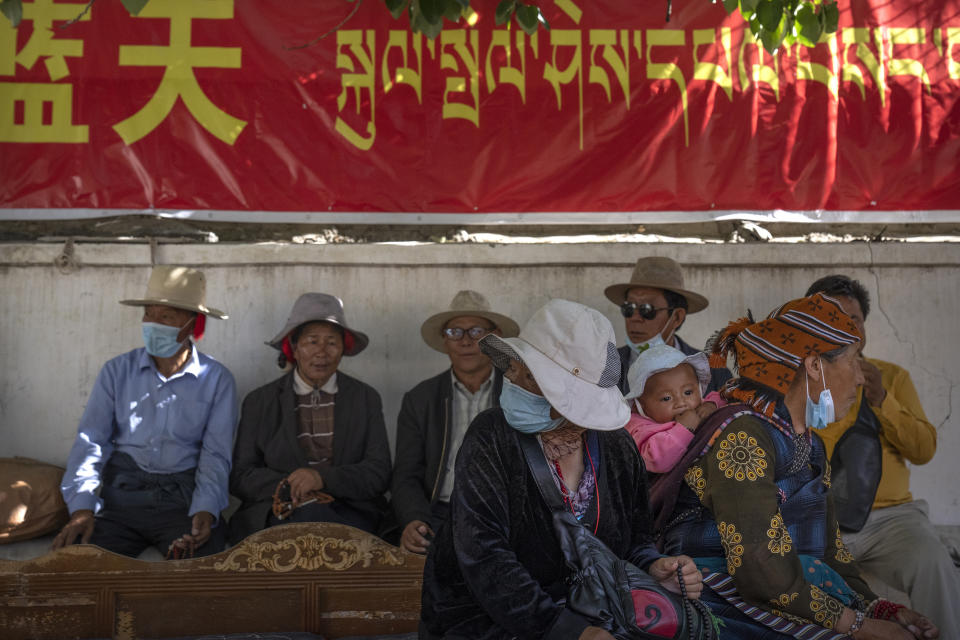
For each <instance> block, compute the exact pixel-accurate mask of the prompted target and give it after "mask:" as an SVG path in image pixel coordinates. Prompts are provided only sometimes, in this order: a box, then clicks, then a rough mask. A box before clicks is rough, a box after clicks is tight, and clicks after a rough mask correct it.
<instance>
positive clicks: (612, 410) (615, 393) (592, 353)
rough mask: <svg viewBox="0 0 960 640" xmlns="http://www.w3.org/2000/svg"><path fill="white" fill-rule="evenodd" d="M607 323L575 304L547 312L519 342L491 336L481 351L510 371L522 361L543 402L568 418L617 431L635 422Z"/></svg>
mask: <svg viewBox="0 0 960 640" xmlns="http://www.w3.org/2000/svg"><path fill="white" fill-rule="evenodd" d="M615 340H616V336H615V335H614V333H613V326H612V325H611V324H610V321H609V320H607V318H606V317H605V316H604V315H603V314H602V313H600V312H599V311H597V310H596V309H591V308H590V307H587V306H584V305H582V304H579V303H576V302H570V301H569V300H551V301H550V302H548V303H547V304H545V305H544V306H543V307H541V308H540V309H539V310H538V311H537V312H536V313H535V314H533V317H532V318H530V321H529V322H528V323H527V324H526V326H524V327H523V330H522V331H521V332H520V335H519V336H517V337H516V338H501V337H499V336H497V335H494V334H492V333H491V334H488V335H486V336H484V337H483V338H481V340H480V349H481V350H482V351H483V352H484V353H485V354H487V355H488V356H490V359H491V360H492V361H493V364H494V366H496V367H497V368H498V369H501V370H504V371H505V370H506V369H508V368H510V362H511V361H512V360H520V361H521V362H523V363H524V364H525V365H527V367H528V368H529V369H530V372H531V373H533V378H534V379H535V380H536V381H537V384H538V385H539V386H540V391H541V392H542V393H543V397H544V398H546V399H547V401H548V402H549V403H550V406H552V407H553V408H554V409H556V410H557V411H558V412H560V415H562V416H563V417H564V418H566V419H567V420H569V421H570V422H572V423H573V424H576V425H578V426H581V427H584V428H586V429H595V430H597V431H613V430H614V429H619V428H621V427H622V426H624V425H625V424H627V421H628V420H629V419H630V409H629V408H627V404H626V403H625V402H624V401H623V396H622V395H621V394H620V389H619V388H617V382H618V381H619V380H620V356H619V354H618V353H617V346H616V342H615Z"/></svg>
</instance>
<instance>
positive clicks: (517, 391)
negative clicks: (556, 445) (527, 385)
mask: <svg viewBox="0 0 960 640" xmlns="http://www.w3.org/2000/svg"><path fill="white" fill-rule="evenodd" d="M500 408H502V409H503V415H504V416H505V417H506V418H507V422H508V423H509V424H510V426H511V427H513V428H514V429H516V430H517V431H519V432H520V433H540V432H541V431H550V430H551V429H556V428H557V427H559V426H560V423H561V422H563V418H556V419H553V418H551V417H550V403H549V402H547V399H546V398H544V397H543V396H538V395H537V394H535V393H530V392H529V391H527V390H526V389H524V388H523V387H520V386H518V385H515V384H513V383H512V382H510V381H509V380H507V379H506V378H504V379H503V390H502V391H501V392H500Z"/></svg>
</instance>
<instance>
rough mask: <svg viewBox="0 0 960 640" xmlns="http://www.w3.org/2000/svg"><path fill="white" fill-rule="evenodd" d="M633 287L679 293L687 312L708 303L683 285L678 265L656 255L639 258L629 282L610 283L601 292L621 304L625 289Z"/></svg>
mask: <svg viewBox="0 0 960 640" xmlns="http://www.w3.org/2000/svg"><path fill="white" fill-rule="evenodd" d="M634 287H651V288H653V289H666V290H667V291H673V292H674V293H679V294H680V295H682V296H683V297H684V298H686V299H687V313H696V312H697V311H703V310H704V309H706V308H707V305H708V304H710V302H709V301H708V300H707V299H706V298H704V297H703V296H702V295H700V294H699V293H696V292H694V291H690V290H689V289H687V288H685V287H684V284H683V271H681V270H680V265H679V264H677V263H676V262H674V261H673V260H671V259H670V258H660V257H656V256H654V257H650V258H640V259H639V260H637V265H636V266H635V267H634V268H633V275H631V276H630V282H625V283H621V284H612V285H610V286H609V287H607V288H606V289H604V290H603V293H604V295H606V296H607V300H609V301H610V302H612V303H613V304H615V305H621V304H623V302H624V300H626V297H627V291H629V290H630V289H633V288H634Z"/></svg>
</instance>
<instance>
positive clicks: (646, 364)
mask: <svg viewBox="0 0 960 640" xmlns="http://www.w3.org/2000/svg"><path fill="white" fill-rule="evenodd" d="M680 364H688V365H690V366H691V367H693V370H694V372H695V373H696V375H697V381H698V382H699V383H700V395H701V396H703V395H706V393H707V386H708V385H709V384H710V360H709V358H707V354H705V353H703V352H702V351H697V352H696V353H694V354H693V355H689V356H688V355H687V354H685V353H684V352H683V351H680V349H675V348H673V347H671V346H669V345H665V344H655V345H653V346H652V347H650V348H649V349H647V350H646V351H644V352H643V353H641V354H640V355H639V356H637V359H636V360H634V361H633V364H631V365H630V369H629V370H628V371H627V381H628V382H629V383H630V392H629V393H627V395H625V396H624V398H626V399H627V400H632V399H634V398H639V397H640V396H642V395H643V388H644V386H646V384H647V380H649V379H650V378H652V377H653V376H655V375H657V374H658V373H662V372H664V371H669V370H670V369H673V368H674V367H676V366H677V365H680Z"/></svg>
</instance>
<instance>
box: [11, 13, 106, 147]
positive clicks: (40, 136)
mask: <svg viewBox="0 0 960 640" xmlns="http://www.w3.org/2000/svg"><path fill="white" fill-rule="evenodd" d="M82 11H83V6H82V5H78V4H55V3H54V2H53V0H35V1H34V2H24V3H23V21H24V22H32V23H33V24H32V26H33V31H32V32H31V34H30V37H29V39H28V40H27V43H26V45H24V47H23V49H21V50H20V52H19V53H18V52H17V29H12V28H10V25H9V24H6V21H5V20H4V21H3V23H2V24H0V76H15V75H16V68H17V65H18V64H19V65H20V66H21V67H23V68H24V69H28V70H29V69H32V68H33V66H34V65H35V64H36V63H37V61H38V60H39V59H40V58H43V59H44V60H43V63H44V66H45V67H46V69H47V75H49V76H50V80H51V81H52V82H56V81H57V80H61V79H63V78H65V77H67V76H68V75H70V70H69V69H68V68H67V63H66V60H64V58H66V57H68V56H69V57H71V58H78V57H81V56H83V41H82V40H77V39H74V38H57V39H54V37H53V35H54V31H53V28H52V27H53V22H54V21H55V20H73V19H76V18H77V16H78V15H79V14H80V13H81V12H82ZM89 19H90V12H89V11H87V12H86V13H84V14H83V15H81V16H80V20H89ZM21 24H22V23H21ZM20 28H25V27H23V26H21V27H20ZM2 85H3V88H2V89H0V142H66V143H84V142H87V140H88V137H89V130H88V127H87V126H86V125H75V124H73V85H72V84H66V83H60V84H50V83H43V82H4V83H2ZM47 105H50V106H49V111H48V112H46V113H45V110H46V109H47V108H48V107H47ZM18 111H19V114H18ZM18 115H19V117H18ZM18 120H19V122H18Z"/></svg>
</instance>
